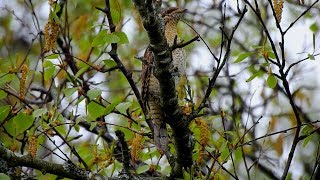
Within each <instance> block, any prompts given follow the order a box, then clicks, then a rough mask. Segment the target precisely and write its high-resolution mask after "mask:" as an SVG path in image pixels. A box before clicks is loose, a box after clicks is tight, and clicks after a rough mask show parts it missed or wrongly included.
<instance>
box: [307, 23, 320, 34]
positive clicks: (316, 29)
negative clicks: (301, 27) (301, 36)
mask: <svg viewBox="0 0 320 180" xmlns="http://www.w3.org/2000/svg"><path fill="white" fill-rule="evenodd" d="M309 28H310V30H311V31H312V32H313V33H316V32H318V31H319V27H318V24H317V23H313V24H311V26H310V27H309Z"/></svg>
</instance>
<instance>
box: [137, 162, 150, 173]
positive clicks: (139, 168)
mask: <svg viewBox="0 0 320 180" xmlns="http://www.w3.org/2000/svg"><path fill="white" fill-rule="evenodd" d="M149 169H150V165H149V164H147V165H143V166H139V167H138V168H137V170H136V172H137V174H142V173H144V172H147V171H148V170H149Z"/></svg>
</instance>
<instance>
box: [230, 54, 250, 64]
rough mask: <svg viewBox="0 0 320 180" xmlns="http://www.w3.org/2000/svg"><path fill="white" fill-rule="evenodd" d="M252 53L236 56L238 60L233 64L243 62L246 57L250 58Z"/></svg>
mask: <svg viewBox="0 0 320 180" xmlns="http://www.w3.org/2000/svg"><path fill="white" fill-rule="evenodd" d="M252 54H253V53H252V52H247V53H242V54H240V55H239V56H238V58H237V59H236V60H235V61H234V62H233V63H239V62H241V61H243V60H245V59H246V58H247V57H249V56H251V55H252Z"/></svg>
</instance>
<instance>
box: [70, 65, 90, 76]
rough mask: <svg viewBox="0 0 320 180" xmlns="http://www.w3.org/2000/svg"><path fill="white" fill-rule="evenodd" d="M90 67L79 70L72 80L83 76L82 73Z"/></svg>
mask: <svg viewBox="0 0 320 180" xmlns="http://www.w3.org/2000/svg"><path fill="white" fill-rule="evenodd" d="M89 67H90V66H86V67H83V68H81V69H80V70H79V71H78V72H77V74H76V75H75V76H74V78H78V77H79V76H80V75H81V74H83V73H84V72H86V71H87V70H88V69H89Z"/></svg>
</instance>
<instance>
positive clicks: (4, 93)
mask: <svg viewBox="0 0 320 180" xmlns="http://www.w3.org/2000/svg"><path fill="white" fill-rule="evenodd" d="M6 97H7V93H6V92H4V91H2V90H1V89H0V99H4V98H6Z"/></svg>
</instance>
